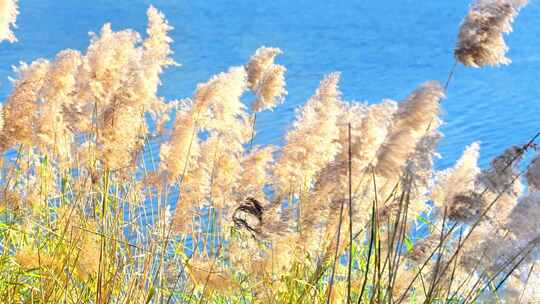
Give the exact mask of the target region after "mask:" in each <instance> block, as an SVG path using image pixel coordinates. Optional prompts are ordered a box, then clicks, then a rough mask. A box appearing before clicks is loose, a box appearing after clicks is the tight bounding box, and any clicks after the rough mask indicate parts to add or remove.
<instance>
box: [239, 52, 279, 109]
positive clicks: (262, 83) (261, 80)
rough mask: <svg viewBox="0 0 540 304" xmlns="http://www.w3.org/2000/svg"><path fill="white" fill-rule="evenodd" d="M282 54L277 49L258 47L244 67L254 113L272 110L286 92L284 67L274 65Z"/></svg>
mask: <svg viewBox="0 0 540 304" xmlns="http://www.w3.org/2000/svg"><path fill="white" fill-rule="evenodd" d="M279 54H283V52H282V51H281V50H280V49H278V48H269V47H264V46H263V47H260V48H258V49H257V51H256V52H255V55H253V56H252V57H251V59H250V61H249V63H248V64H247V66H246V71H247V73H248V87H249V89H250V90H251V91H252V92H253V94H255V97H256V99H255V101H254V102H253V105H252V110H253V111H254V112H260V111H264V110H272V109H273V108H274V107H276V106H277V104H279V103H282V102H283V99H284V98H285V95H287V91H286V90H285V71H286V70H287V69H286V68H285V67H284V66H282V65H278V64H274V59H275V57H276V56H277V55H279Z"/></svg>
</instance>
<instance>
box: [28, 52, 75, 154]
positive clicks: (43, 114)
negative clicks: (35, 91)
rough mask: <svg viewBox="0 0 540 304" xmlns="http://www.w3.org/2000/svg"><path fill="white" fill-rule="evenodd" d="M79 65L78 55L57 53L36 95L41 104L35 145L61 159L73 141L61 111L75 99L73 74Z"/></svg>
mask: <svg viewBox="0 0 540 304" xmlns="http://www.w3.org/2000/svg"><path fill="white" fill-rule="evenodd" d="M81 62H82V58H81V54H80V53H79V52H78V51H74V50H64V51H62V52H60V53H58V55H57V57H56V60H54V61H53V62H51V64H50V69H49V71H48V73H47V75H46V79H45V82H44V84H43V88H42V90H41V91H40V94H39V95H40V98H41V99H42V100H43V103H42V104H41V105H40V109H39V115H38V120H37V125H38V127H37V128H38V130H37V132H38V143H37V144H38V145H39V146H42V147H43V148H44V151H45V152H48V153H49V154H52V152H53V151H57V152H58V154H59V155H61V156H62V157H63V158H66V157H67V156H68V153H69V152H70V145H71V142H72V140H73V133H72V132H71V130H70V126H69V124H68V122H69V118H68V117H66V115H65V113H64V111H63V110H64V108H65V106H66V105H67V104H70V103H71V100H72V98H73V96H74V95H75V94H74V93H75V92H74V90H75V87H76V74H77V71H78V68H79V66H80V65H81Z"/></svg>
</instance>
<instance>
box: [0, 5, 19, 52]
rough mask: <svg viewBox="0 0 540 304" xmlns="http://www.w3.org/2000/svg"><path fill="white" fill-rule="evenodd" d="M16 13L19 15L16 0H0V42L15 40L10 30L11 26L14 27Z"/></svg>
mask: <svg viewBox="0 0 540 304" xmlns="http://www.w3.org/2000/svg"><path fill="white" fill-rule="evenodd" d="M17 15H19V10H18V5H17V0H0V42H2V41H3V40H7V41H9V42H12V43H13V42H16V41H17V37H15V34H13V31H12V28H14V27H16V25H15V22H16V21H17Z"/></svg>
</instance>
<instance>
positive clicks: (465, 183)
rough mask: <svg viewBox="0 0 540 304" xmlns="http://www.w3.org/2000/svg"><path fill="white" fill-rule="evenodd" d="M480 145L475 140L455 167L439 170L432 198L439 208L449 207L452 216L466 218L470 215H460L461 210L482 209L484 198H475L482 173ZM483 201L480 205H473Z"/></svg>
mask: <svg viewBox="0 0 540 304" xmlns="http://www.w3.org/2000/svg"><path fill="white" fill-rule="evenodd" d="M479 150H480V145H479V143H478V142H474V143H472V144H471V145H469V146H468V147H467V148H466V149H465V151H464V152H463V154H462V155H461V157H460V158H459V160H458V161H457V162H456V164H455V165H454V167H453V168H450V169H446V170H444V171H441V172H438V173H437V175H436V180H437V182H436V184H435V186H434V188H433V190H432V195H431V196H432V199H433V201H434V203H435V205H436V206H437V207H438V208H439V209H441V210H442V209H444V207H447V208H449V209H448V210H449V211H450V218H451V219H455V220H458V219H459V220H466V219H468V218H469V217H468V216H460V215H459V214H461V212H459V210H463V211H466V210H469V209H474V210H480V209H481V208H482V207H483V206H484V204H483V202H484V201H483V200H477V199H474V197H476V196H475V195H474V192H473V191H474V190H475V182H476V179H477V177H478V174H479V173H480V168H478V164H477V163H478V157H479V154H480V153H479ZM478 203H481V205H480V206H473V205H475V204H478Z"/></svg>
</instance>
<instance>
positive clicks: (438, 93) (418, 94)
mask: <svg viewBox="0 0 540 304" xmlns="http://www.w3.org/2000/svg"><path fill="white" fill-rule="evenodd" d="M444 96H445V94H444V89H443V88H442V86H441V85H440V84H439V83H438V82H434V81H432V82H426V83H423V84H422V85H420V86H419V87H418V88H417V89H416V90H415V91H414V92H413V93H412V94H411V95H409V97H407V99H406V100H405V101H403V102H402V103H400V104H399V108H398V111H397V113H396V114H395V116H394V118H393V124H392V127H391V129H390V131H389V134H388V136H387V138H386V141H385V143H384V144H383V146H382V147H381V149H380V150H379V151H378V156H377V157H378V160H377V165H376V166H375V172H376V173H377V174H378V175H380V176H383V177H385V178H387V179H395V178H398V177H399V176H400V175H401V173H402V170H403V168H404V166H405V164H406V162H407V160H408V158H409V157H410V156H411V154H412V153H413V152H414V151H415V149H416V145H417V143H418V142H419V141H420V140H421V139H422V137H424V135H425V134H426V133H427V132H429V131H430V128H431V127H432V126H431V125H432V124H433V123H436V119H437V117H438V115H439V112H440V101H441V99H442V98H444Z"/></svg>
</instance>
